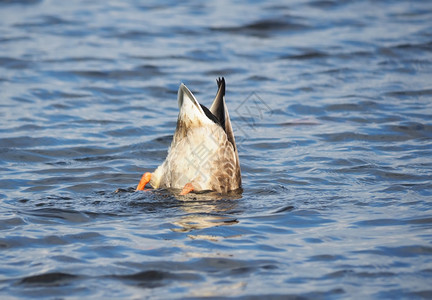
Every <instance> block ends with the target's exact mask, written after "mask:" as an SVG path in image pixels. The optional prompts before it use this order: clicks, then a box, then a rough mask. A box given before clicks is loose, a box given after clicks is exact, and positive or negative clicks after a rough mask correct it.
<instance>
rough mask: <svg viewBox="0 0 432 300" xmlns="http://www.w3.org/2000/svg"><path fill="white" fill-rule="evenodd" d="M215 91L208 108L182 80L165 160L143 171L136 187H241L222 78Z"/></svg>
mask: <svg viewBox="0 0 432 300" xmlns="http://www.w3.org/2000/svg"><path fill="white" fill-rule="evenodd" d="M217 83H218V92H217V95H216V97H215V99H214V101H213V104H212V106H211V108H210V109H207V108H206V107H205V106H203V105H201V104H199V103H198V101H197V100H196V98H195V97H194V95H193V94H192V93H191V92H190V90H189V89H188V88H187V87H186V86H185V85H184V84H181V85H180V88H179V91H178V105H179V115H178V119H177V126H176V130H175V133H174V136H173V140H172V143H171V146H170V148H169V150H168V155H167V157H166V159H165V161H164V162H163V163H162V164H161V165H160V166H159V167H158V168H157V169H156V170H155V171H154V172H153V173H145V174H144V175H143V177H142V179H141V181H140V183H139V185H138V187H137V190H142V189H144V187H145V185H146V184H147V183H150V185H151V186H152V187H153V188H172V189H181V190H182V191H181V193H180V194H181V195H184V194H187V193H189V192H191V191H195V192H201V191H214V192H218V193H228V192H229V191H232V190H236V189H239V188H240V187H241V171H240V162H239V157H238V151H237V146H236V144H235V139H234V134H233V130H232V127H231V121H230V118H229V114H228V109H227V107H226V104H225V79H224V78H220V79H218V80H217Z"/></svg>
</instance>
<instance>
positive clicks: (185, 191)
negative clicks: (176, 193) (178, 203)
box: [180, 182, 194, 196]
mask: <svg viewBox="0 0 432 300" xmlns="http://www.w3.org/2000/svg"><path fill="white" fill-rule="evenodd" d="M193 190H194V187H193V185H192V183H190V182H189V183H186V184H185V186H184V187H183V189H182V191H181V193H180V195H182V196H183V195H186V194H189V193H190V192H192V191H193Z"/></svg>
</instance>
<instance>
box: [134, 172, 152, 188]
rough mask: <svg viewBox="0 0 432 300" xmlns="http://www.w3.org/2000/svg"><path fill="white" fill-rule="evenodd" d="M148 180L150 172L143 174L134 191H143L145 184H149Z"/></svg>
mask: <svg viewBox="0 0 432 300" xmlns="http://www.w3.org/2000/svg"><path fill="white" fill-rule="evenodd" d="M150 179H151V173H150V172H146V173H144V175H143V176H142V177H141V180H140V182H139V183H138V186H137V188H136V190H137V191H142V190H144V188H145V186H146V184H147V183H149V182H150Z"/></svg>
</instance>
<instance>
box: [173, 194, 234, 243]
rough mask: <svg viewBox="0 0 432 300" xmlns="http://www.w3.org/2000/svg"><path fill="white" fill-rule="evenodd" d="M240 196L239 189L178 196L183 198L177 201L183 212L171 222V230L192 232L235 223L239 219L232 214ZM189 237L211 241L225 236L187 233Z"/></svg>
mask: <svg viewBox="0 0 432 300" xmlns="http://www.w3.org/2000/svg"><path fill="white" fill-rule="evenodd" d="M240 198H241V192H240V191H237V192H231V193H229V194H225V195H223V196H222V195H221V194H218V193H214V192H210V193H200V194H188V195H186V196H179V197H178V199H179V200H183V201H181V202H179V203H180V207H181V209H182V210H183V211H184V213H185V214H184V215H183V216H182V217H180V219H178V220H176V221H174V222H173V224H174V225H175V226H176V228H173V229H172V230H173V231H175V232H189V233H192V232H193V231H200V230H203V229H208V228H212V227H218V226H228V225H234V224H237V223H239V221H238V220H237V219H236V218H235V217H234V216H233V213H234V212H235V211H237V207H238V199H240ZM189 237H190V238H192V239H206V240H212V241H215V240H219V239H220V238H226V237H225V236H224V237H222V236H217V235H214V234H211V235H209V234H189Z"/></svg>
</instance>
